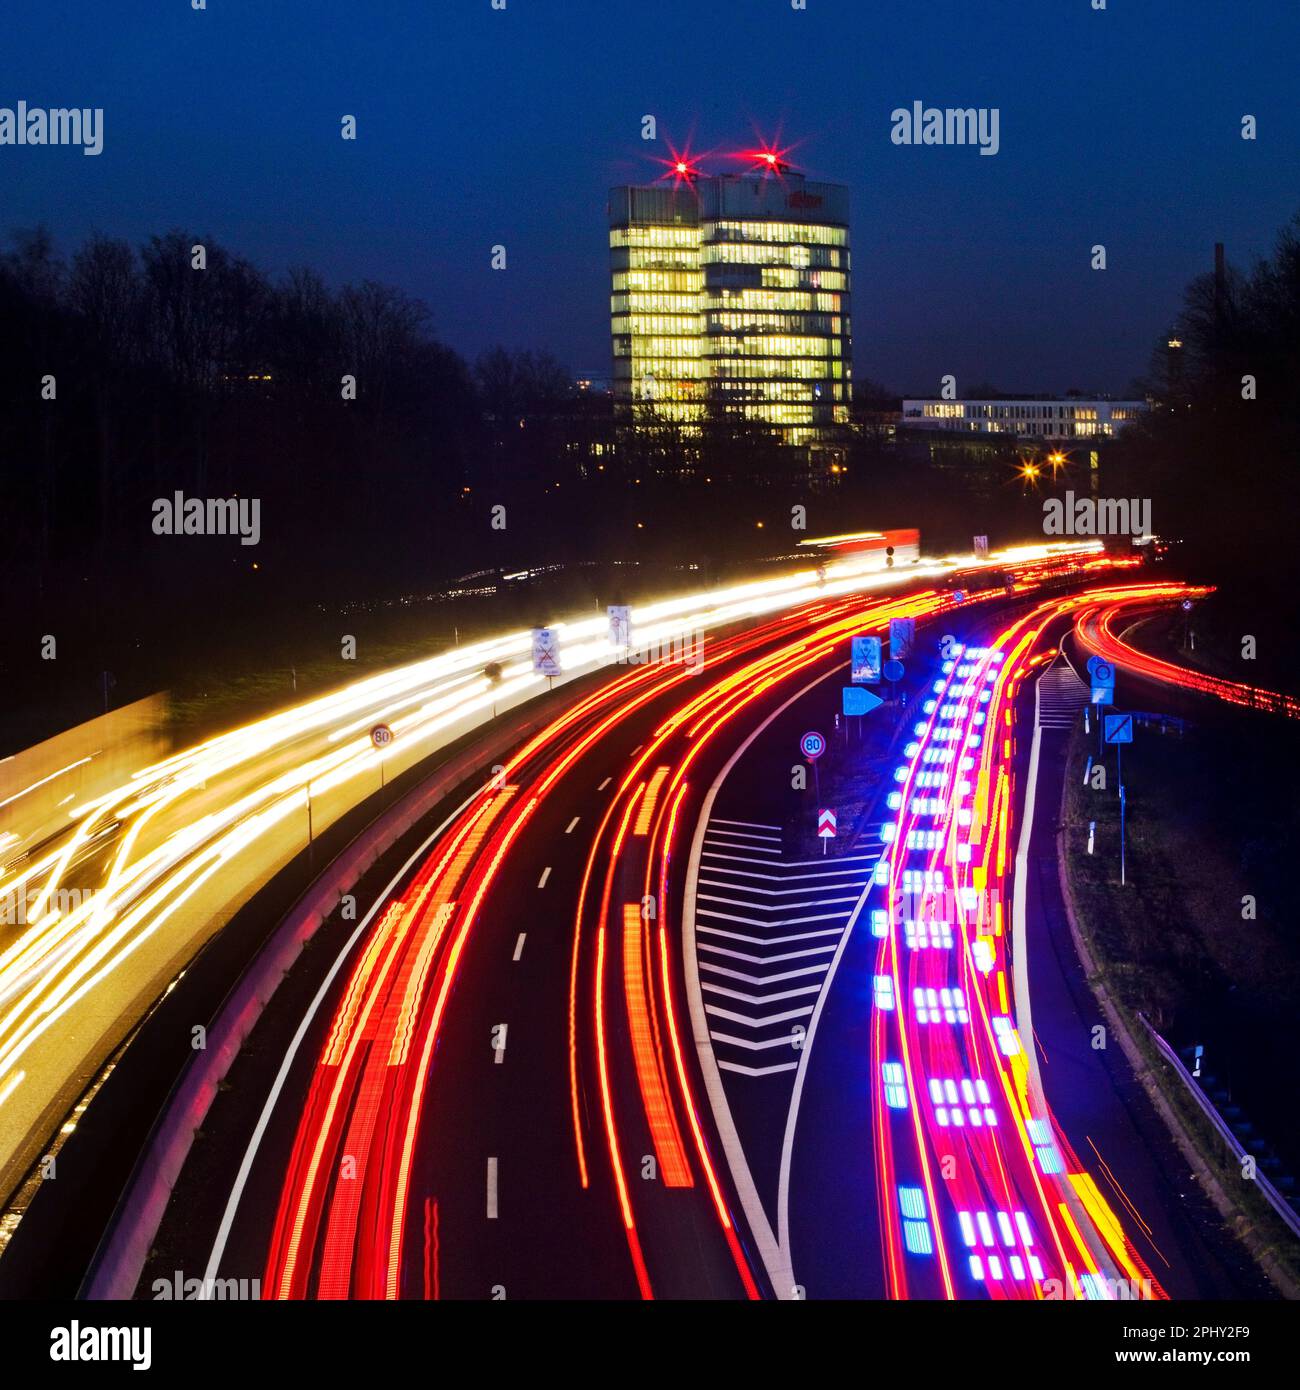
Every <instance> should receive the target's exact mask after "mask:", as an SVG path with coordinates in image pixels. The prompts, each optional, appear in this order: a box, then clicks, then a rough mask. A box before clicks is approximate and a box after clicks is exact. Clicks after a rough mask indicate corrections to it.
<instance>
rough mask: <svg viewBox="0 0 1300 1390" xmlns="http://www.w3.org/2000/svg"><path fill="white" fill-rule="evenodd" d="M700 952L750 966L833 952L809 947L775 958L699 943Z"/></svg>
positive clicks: (822, 948) (819, 947) (783, 952)
mask: <svg viewBox="0 0 1300 1390" xmlns="http://www.w3.org/2000/svg"><path fill="white" fill-rule="evenodd" d="M699 949H700V950H701V951H712V952H713V954H714V955H715V956H726V957H727V958H728V959H729V960H747V961H748V962H749V963H750V964H751V965H775V964H776V963H777V962H778V961H783V960H805V959H806V958H807V957H808V956H822V955H825V954H826V952H827V951H833V950H834V949H835V947H834V946H809V947H807V948H806V949H805V950H802V951H781V952H780V953H779V954H777V955H775V956H752V955H750V954H749V953H748V952H747V951H732V950H730V949H728V948H727V947H726V946H715V945H714V944H713V942H711V941H701V942H700V943H699Z"/></svg>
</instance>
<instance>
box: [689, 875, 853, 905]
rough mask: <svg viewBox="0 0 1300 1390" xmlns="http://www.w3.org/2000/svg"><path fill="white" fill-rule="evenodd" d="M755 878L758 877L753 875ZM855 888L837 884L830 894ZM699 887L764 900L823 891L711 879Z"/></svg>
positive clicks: (816, 888) (810, 886) (704, 881)
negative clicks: (754, 896)
mask: <svg viewBox="0 0 1300 1390" xmlns="http://www.w3.org/2000/svg"><path fill="white" fill-rule="evenodd" d="M709 872H710V873H717V872H718V870H717V869H710V870H709ZM722 872H723V873H734V872H735V871H734V870H732V869H723V870H722ZM852 872H853V875H854V877H855V878H858V879H861V877H862V871H861V870H860V869H854V870H853V871H852ZM755 877H760V875H755ZM761 877H763V878H766V877H767V875H766V874H763V875H761ZM835 877H837V878H838V877H839V875H838V874H837V875H835ZM856 886H857V885H856V884H852V883H840V884H837V885H836V886H835V888H833V889H832V890H831V891H832V892H836V891H838V890H839V889H840V888H856ZM700 887H701V888H726V889H728V890H729V891H730V892H732V893H761V894H762V895H763V897H765V898H788V897H790V895H791V894H793V893H820V892H822V891H823V890H822V889H821V888H819V887H818V886H817V885H816V884H815V883H810V884H809V885H808V886H807V887H806V888H758V887H755V886H754V885H753V884H750V883H719V882H718V881H717V880H716V879H711V878H702V879H700ZM705 896H706V895H705V894H704V893H701V894H700V897H705ZM854 901H856V898H855V899H854ZM751 906H753V907H762V906H763V904H762V903H753V904H751Z"/></svg>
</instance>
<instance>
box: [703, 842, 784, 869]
mask: <svg viewBox="0 0 1300 1390" xmlns="http://www.w3.org/2000/svg"><path fill="white" fill-rule="evenodd" d="M704 843H705V844H706V845H718V846H719V847H721V848H722V849H747V850H748V851H749V852H750V853H751V854H774V855H775V856H776V857H777V858H778V859H780V857H781V851H780V850H779V849H764V848H763V846H762V845H733V844H732V843H731V841H730V840H719V839H718V838H717V837H716V836H715V835H709V836H708V837H707V838H706V839H705V841H704ZM745 862H746V863H748V864H762V863H764V862H765V861H764V860H762V859H748V860H746V861H745Z"/></svg>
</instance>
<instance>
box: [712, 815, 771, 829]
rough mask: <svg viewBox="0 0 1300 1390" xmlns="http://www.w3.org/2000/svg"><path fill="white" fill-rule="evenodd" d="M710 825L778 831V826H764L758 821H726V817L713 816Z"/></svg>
mask: <svg viewBox="0 0 1300 1390" xmlns="http://www.w3.org/2000/svg"><path fill="white" fill-rule="evenodd" d="M709 823H710V825H747V826H749V828H750V829H751V830H780V828H781V827H780V826H779V825H764V824H763V822H762V821H759V820H728V819H727V818H726V816H714V817H713V819H712V821H710V822H709Z"/></svg>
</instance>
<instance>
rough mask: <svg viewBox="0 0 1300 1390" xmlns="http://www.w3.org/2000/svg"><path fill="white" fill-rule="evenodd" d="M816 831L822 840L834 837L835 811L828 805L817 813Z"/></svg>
mask: <svg viewBox="0 0 1300 1390" xmlns="http://www.w3.org/2000/svg"><path fill="white" fill-rule="evenodd" d="M817 833H818V834H819V835H820V836H821V837H822V839H823V840H833V839H834V838H835V812H834V811H832V810H831V809H830V808H829V807H828V808H827V809H825V810H823V811H818V813H817Z"/></svg>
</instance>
